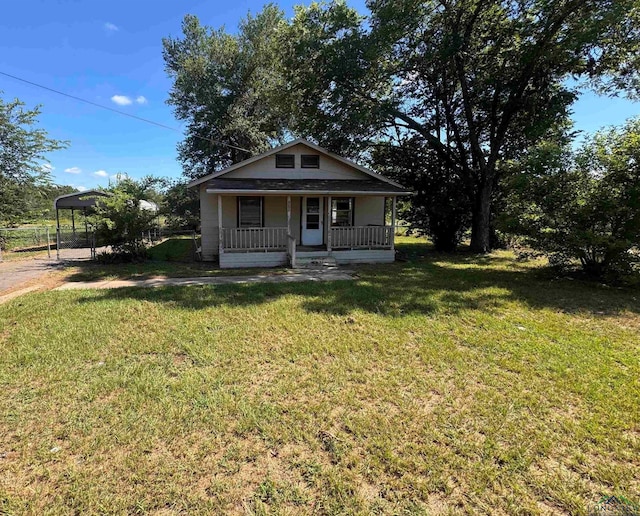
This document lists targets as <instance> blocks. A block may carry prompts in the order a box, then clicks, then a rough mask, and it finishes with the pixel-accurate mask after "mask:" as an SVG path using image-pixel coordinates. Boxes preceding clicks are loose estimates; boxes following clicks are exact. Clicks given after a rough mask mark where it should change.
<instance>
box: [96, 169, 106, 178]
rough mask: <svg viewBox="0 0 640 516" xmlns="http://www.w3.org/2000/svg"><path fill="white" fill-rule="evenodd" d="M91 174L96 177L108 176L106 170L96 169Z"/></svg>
mask: <svg viewBox="0 0 640 516" xmlns="http://www.w3.org/2000/svg"><path fill="white" fill-rule="evenodd" d="M93 175H94V176H97V177H109V174H107V172H106V170H96V171H95V172H94V173H93Z"/></svg>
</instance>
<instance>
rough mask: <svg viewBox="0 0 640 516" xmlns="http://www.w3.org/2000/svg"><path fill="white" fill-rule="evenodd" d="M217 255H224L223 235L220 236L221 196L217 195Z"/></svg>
mask: <svg viewBox="0 0 640 516" xmlns="http://www.w3.org/2000/svg"><path fill="white" fill-rule="evenodd" d="M218 253H219V254H222V253H224V235H223V234H222V195H220V194H218Z"/></svg>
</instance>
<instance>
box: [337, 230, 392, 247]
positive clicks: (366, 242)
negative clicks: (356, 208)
mask: <svg viewBox="0 0 640 516" xmlns="http://www.w3.org/2000/svg"><path fill="white" fill-rule="evenodd" d="M392 246H393V226H351V227H344V226H341V227H335V226H334V227H332V228H331V248H332V249H339V248H349V249H373V248H383V249H391V248H392Z"/></svg>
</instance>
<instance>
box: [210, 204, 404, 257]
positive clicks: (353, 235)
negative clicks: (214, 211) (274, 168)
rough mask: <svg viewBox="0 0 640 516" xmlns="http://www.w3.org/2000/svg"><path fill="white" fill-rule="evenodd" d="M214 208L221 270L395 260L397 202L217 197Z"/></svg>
mask: <svg viewBox="0 0 640 516" xmlns="http://www.w3.org/2000/svg"><path fill="white" fill-rule="evenodd" d="M216 204H217V206H218V217H217V219H218V255H219V260H220V266H221V267H224V268H227V267H249V266H277V265H285V264H286V265H289V266H292V267H295V266H296V265H297V264H298V263H299V262H300V261H304V260H309V259H314V258H323V257H329V256H331V257H333V258H335V259H336V261H338V262H339V261H344V262H350V263H353V262H355V261H358V259H361V260H362V261H371V258H372V257H376V254H377V258H378V259H383V260H384V261H392V258H393V253H394V238H393V236H394V227H395V217H396V208H395V206H396V204H395V197H391V198H387V197H384V196H351V197H345V196H333V195H322V196H318V195H286V196H279V195H274V194H271V195H263V196H239V195H225V194H217V202H216ZM386 206H389V207H390V208H389V209H390V213H389V214H388V215H387V212H386V210H385V207H386ZM234 208H235V210H234ZM358 208H360V211H358ZM234 211H235V213H234ZM387 218H389V221H388V222H389V223H387V220H386V219H387ZM376 222H378V223H376ZM249 224H250V226H249ZM247 226H248V227H247ZM363 251H366V252H367V253H365V254H363V253H362V252H363ZM376 251H378V253H376ZM379 251H386V253H380V252H379Z"/></svg>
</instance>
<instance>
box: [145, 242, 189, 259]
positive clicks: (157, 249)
mask: <svg viewBox="0 0 640 516" xmlns="http://www.w3.org/2000/svg"><path fill="white" fill-rule="evenodd" d="M194 247H195V245H194V242H193V238H192V237H191V236H185V237H173V238H168V239H166V240H164V241H162V242H160V243H159V244H156V245H154V246H152V247H150V248H149V255H150V256H151V259H152V260H155V261H168V262H192V261H193V260H194V256H195V249H194Z"/></svg>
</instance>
